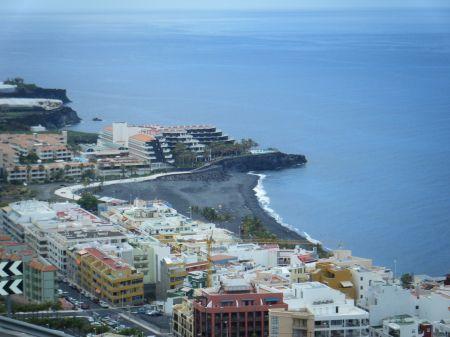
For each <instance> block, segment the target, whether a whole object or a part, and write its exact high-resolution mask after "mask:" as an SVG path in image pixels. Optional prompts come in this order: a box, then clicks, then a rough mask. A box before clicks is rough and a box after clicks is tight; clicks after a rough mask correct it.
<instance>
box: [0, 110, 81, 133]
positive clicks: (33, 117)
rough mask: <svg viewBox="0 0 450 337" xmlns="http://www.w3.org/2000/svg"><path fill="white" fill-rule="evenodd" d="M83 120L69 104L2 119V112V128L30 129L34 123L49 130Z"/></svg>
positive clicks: (0, 128) (0, 126)
mask: <svg viewBox="0 0 450 337" xmlns="http://www.w3.org/2000/svg"><path fill="white" fill-rule="evenodd" d="M80 121H81V119H80V117H78V115H77V113H76V112H75V110H73V109H72V108H70V107H68V106H63V107H61V108H60V109H56V110H52V111H45V110H40V111H33V112H31V113H30V112H29V113H27V114H24V115H23V116H17V117H15V118H10V119H7V120H5V121H2V118H1V114H0V130H2V129H5V130H6V131H8V130H28V129H29V127H30V126H32V125H39V124H40V125H42V126H45V127H46V128H47V129H49V130H53V129H59V128H63V127H65V126H67V125H70V124H76V123H79V122H80ZM2 122H4V123H5V125H6V126H7V128H2V126H3V125H2V124H3V123H2Z"/></svg>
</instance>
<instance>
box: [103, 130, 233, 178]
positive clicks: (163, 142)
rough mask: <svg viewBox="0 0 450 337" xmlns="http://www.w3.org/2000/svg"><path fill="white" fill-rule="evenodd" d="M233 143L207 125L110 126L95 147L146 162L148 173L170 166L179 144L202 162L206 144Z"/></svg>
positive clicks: (226, 136) (219, 131) (220, 132)
mask: <svg viewBox="0 0 450 337" xmlns="http://www.w3.org/2000/svg"><path fill="white" fill-rule="evenodd" d="M213 142H233V140H232V139H230V138H229V137H228V135H226V134H224V133H223V132H222V131H221V130H219V129H217V128H216V127H215V126H211V125H190V126H189V125H188V126H161V125H141V126H131V125H128V124H127V123H122V122H121V123H113V124H112V126H109V127H106V128H104V129H103V130H102V132H101V133H100V136H99V143H98V145H99V146H100V147H103V148H112V149H117V150H119V149H122V150H129V153H130V156H133V157H136V158H140V159H143V160H145V161H147V162H148V163H149V164H150V165H151V166H152V169H158V168H164V167H166V166H165V165H164V164H166V165H167V164H169V165H170V164H173V163H174V159H173V155H172V151H173V149H174V148H175V146H176V145H177V144H183V145H185V146H186V148H188V149H189V150H191V151H192V152H193V153H194V154H196V156H197V158H199V159H200V158H202V157H203V155H204V152H205V147H206V145H207V144H210V143H213Z"/></svg>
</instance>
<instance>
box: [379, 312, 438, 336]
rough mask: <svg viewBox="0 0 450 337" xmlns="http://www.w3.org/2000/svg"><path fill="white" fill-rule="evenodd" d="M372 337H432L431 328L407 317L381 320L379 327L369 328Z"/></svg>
mask: <svg viewBox="0 0 450 337" xmlns="http://www.w3.org/2000/svg"><path fill="white" fill-rule="evenodd" d="M370 335H371V336H373V337H432V336H435V335H434V334H433V327H432V325H431V324H429V323H426V322H423V321H422V320H419V319H417V318H416V317H412V316H409V315H398V316H393V317H389V318H386V319H384V320H383V325H382V326H380V327H374V328H371V334H370Z"/></svg>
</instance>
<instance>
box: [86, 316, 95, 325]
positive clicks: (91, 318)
mask: <svg viewBox="0 0 450 337" xmlns="http://www.w3.org/2000/svg"><path fill="white" fill-rule="evenodd" d="M87 320H88V322H89V323H94V322H95V319H94V318H93V317H91V316H88V317H87Z"/></svg>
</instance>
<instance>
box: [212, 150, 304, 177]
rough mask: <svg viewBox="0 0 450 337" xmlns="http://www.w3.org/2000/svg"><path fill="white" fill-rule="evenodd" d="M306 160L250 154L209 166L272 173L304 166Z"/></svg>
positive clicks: (300, 156) (294, 155)
mask: <svg viewBox="0 0 450 337" xmlns="http://www.w3.org/2000/svg"><path fill="white" fill-rule="evenodd" d="M306 162H307V160H306V157H305V156H304V155H301V154H287V153H283V152H269V153H262V154H252V155H245V156H239V157H233V158H224V159H221V160H218V161H216V162H213V163H211V165H218V166H221V167H223V169H224V170H225V171H235V172H249V171H272V170H281V169H284V168H289V167H294V166H299V165H303V164H306Z"/></svg>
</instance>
